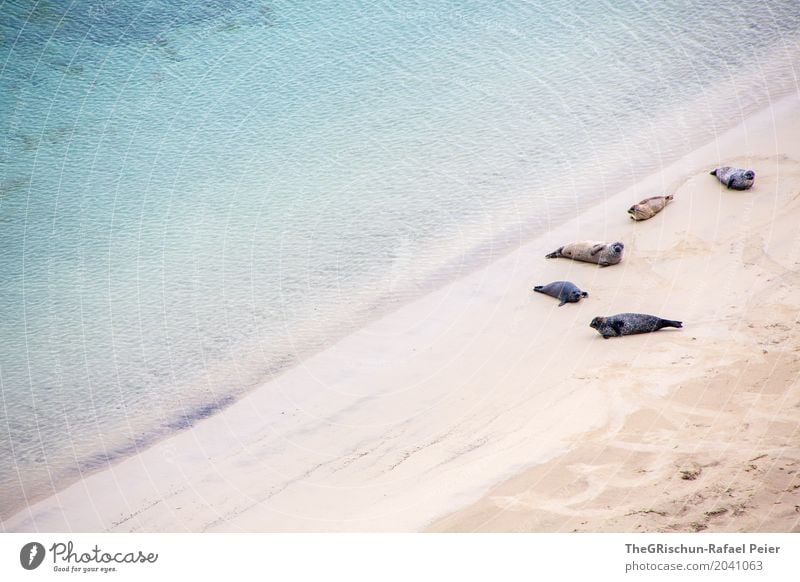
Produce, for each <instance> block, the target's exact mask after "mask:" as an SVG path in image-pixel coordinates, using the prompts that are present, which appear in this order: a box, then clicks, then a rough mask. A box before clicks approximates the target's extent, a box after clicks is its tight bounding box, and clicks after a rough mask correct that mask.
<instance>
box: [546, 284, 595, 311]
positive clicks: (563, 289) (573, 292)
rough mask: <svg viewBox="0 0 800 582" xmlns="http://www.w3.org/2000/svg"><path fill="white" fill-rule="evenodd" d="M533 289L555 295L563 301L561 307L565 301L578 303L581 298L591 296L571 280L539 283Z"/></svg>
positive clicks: (551, 295)
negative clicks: (545, 283)
mask: <svg viewBox="0 0 800 582" xmlns="http://www.w3.org/2000/svg"><path fill="white" fill-rule="evenodd" d="M533 290H534V291H536V292H537V293H544V294H545V295H549V296H550V297H555V298H556V299H558V300H559V301H561V303H559V304H558V306H559V307H561V306H562V305H564V304H565V303H577V302H578V301H580V300H581V298H583V297H588V296H589V294H588V293H587V292H586V291H581V290H580V289H578V286H577V285H575V283H572V282H571V281H553V282H552V283H548V284H547V285H537V286H536V287H534V288H533Z"/></svg>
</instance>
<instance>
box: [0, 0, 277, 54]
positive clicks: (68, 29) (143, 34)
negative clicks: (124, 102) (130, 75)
mask: <svg viewBox="0 0 800 582" xmlns="http://www.w3.org/2000/svg"><path fill="white" fill-rule="evenodd" d="M3 10H4V12H7V14H4V21H5V22H4V24H3V25H2V28H1V29H0V33H2V34H3V36H5V37H6V38H17V35H18V33H19V31H20V30H23V28H24V32H23V33H22V36H23V40H25V39H31V40H38V41H39V42H43V41H44V42H46V41H47V40H48V39H50V38H51V37H52V36H57V37H60V38H64V37H67V38H71V39H76V40H79V39H83V38H88V39H89V40H91V41H93V42H96V43H99V44H104V45H110V46H116V45H120V44H125V43H131V42H133V43H142V42H145V43H148V42H158V41H159V39H162V38H163V37H164V36H165V35H166V34H167V33H169V32H170V31H172V30H174V29H176V28H180V27H183V26H203V25H206V24H211V23H214V22H215V21H219V23H220V24H222V25H226V26H230V25H231V24H234V25H248V24H257V25H270V24H271V23H272V21H273V14H272V10H271V9H269V8H267V7H266V6H265V5H264V4H263V3H262V2H260V1H258V0H239V1H237V2H230V1H229V0H212V1H205V2H197V1H195V0H156V1H152V0H151V1H149V2H140V1H137V0H97V1H94V2H75V3H67V2H55V1H52V0H49V1H48V0H38V1H37V2H35V3H30V4H29V3H25V2H20V3H13V4H12V6H10V7H6V5H5V4H4V5H3Z"/></svg>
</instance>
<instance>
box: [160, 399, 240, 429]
mask: <svg viewBox="0 0 800 582" xmlns="http://www.w3.org/2000/svg"><path fill="white" fill-rule="evenodd" d="M233 401H234V398H233V396H227V397H225V398H223V399H222V400H217V401H215V402H210V403H208V404H204V405H202V406H198V407H197V408H195V409H194V410H193V411H191V412H190V413H189V414H184V415H182V416H180V417H179V418H178V419H177V420H174V421H172V422H171V423H169V424H168V425H167V428H168V429H170V430H183V429H186V428H189V427H191V426H193V425H194V424H195V423H196V422H197V421H198V420H203V419H204V418H208V417H209V416H211V415H212V414H214V413H216V412H218V411H220V410H222V409H223V408H225V407H226V406H228V405H229V404H231V403H232V402H233Z"/></svg>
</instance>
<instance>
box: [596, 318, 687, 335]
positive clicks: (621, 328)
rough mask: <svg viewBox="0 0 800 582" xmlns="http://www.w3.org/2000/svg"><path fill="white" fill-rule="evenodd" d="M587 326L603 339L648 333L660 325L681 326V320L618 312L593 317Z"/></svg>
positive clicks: (660, 326) (659, 327) (657, 328)
mask: <svg viewBox="0 0 800 582" xmlns="http://www.w3.org/2000/svg"><path fill="white" fill-rule="evenodd" d="M589 327H593V328H594V329H596V330H597V333H599V334H600V335H602V336H603V338H604V339H608V338H610V337H619V336H623V335H632V334H635V333H650V332H652V331H658V330H659V329H661V328H662V327H678V328H681V327H683V322H681V321H674V320H670V319H661V318H660V317H656V316H655V315H646V314H644V313H618V314H617V315H609V316H608V317H595V318H594V319H593V320H592V323H590V324H589Z"/></svg>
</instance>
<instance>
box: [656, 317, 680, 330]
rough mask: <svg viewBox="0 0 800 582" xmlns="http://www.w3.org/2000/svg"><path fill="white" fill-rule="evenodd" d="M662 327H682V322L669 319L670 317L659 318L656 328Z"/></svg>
mask: <svg viewBox="0 0 800 582" xmlns="http://www.w3.org/2000/svg"><path fill="white" fill-rule="evenodd" d="M662 327H677V328H682V327H683V322H682V321H675V320H671V319H661V320H659V322H658V329H661V328H662Z"/></svg>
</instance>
